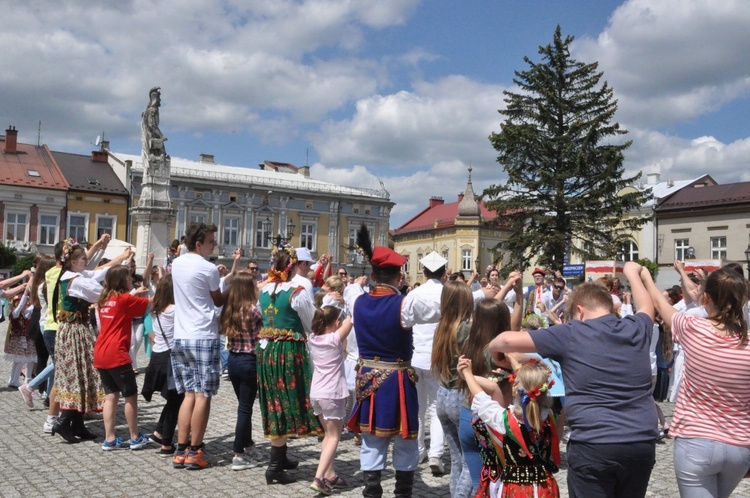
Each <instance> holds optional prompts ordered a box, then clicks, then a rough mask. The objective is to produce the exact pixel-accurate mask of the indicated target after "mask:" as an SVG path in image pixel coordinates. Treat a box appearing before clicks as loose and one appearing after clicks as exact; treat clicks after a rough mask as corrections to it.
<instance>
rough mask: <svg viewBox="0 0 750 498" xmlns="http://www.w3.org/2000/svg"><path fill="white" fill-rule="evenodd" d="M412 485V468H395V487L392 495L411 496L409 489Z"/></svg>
mask: <svg viewBox="0 0 750 498" xmlns="http://www.w3.org/2000/svg"><path fill="white" fill-rule="evenodd" d="M413 486H414V471H413V470H397V471H396V489H395V490H394V491H393V496H403V497H405V498H411V490H412V487H413Z"/></svg>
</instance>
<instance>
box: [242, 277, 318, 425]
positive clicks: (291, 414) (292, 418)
mask: <svg viewBox="0 0 750 498" xmlns="http://www.w3.org/2000/svg"><path fill="white" fill-rule="evenodd" d="M259 301H260V310H261V313H262V314H263V328H262V329H261V331H260V333H259V334H258V346H257V348H256V355H257V358H258V385H259V396H258V398H259V399H260V410H261V414H262V416H263V434H264V435H265V436H266V437H268V438H270V439H276V438H278V437H281V436H290V437H306V436H309V435H311V434H312V435H318V434H319V433H322V428H321V426H320V421H319V420H318V417H316V416H315V414H314V413H313V406H312V403H311V402H310V384H311V382H312V369H311V365H310V357H309V354H308V352H307V344H306V343H307V334H306V332H305V329H306V327H305V326H304V325H303V319H304V320H305V321H306V322H307V324H308V327H307V328H309V324H310V323H311V322H312V316H313V314H314V313H315V307H314V305H313V303H312V300H310V297H309V295H308V294H307V292H305V291H304V288H303V287H299V286H297V285H296V284H295V283H293V282H271V283H268V284H266V286H265V287H263V290H262V291H261V293H260V299H259Z"/></svg>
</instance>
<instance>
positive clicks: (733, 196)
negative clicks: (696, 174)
mask: <svg viewBox="0 0 750 498" xmlns="http://www.w3.org/2000/svg"><path fill="white" fill-rule="evenodd" d="M738 204H750V182H739V183H727V184H725V185H709V186H706V187H698V188H695V187H693V188H684V189H682V190H680V191H679V192H677V193H676V194H674V195H673V196H672V197H670V198H668V199H665V200H664V201H663V202H660V203H659V204H658V205H657V207H656V211H657V212H663V211H671V210H682V209H691V208H710V207H719V206H722V207H727V206H732V205H738Z"/></svg>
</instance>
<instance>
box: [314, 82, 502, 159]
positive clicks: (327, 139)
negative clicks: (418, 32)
mask: <svg viewBox="0 0 750 498" xmlns="http://www.w3.org/2000/svg"><path fill="white" fill-rule="evenodd" d="M502 90H503V88H502V87H501V86H499V85H490V84H483V83H479V82H476V81H472V80H471V79H469V78H466V77H463V76H448V77H445V78H442V79H440V80H438V81H437V82H435V83H429V82H419V83H417V84H415V85H414V91H411V92H409V91H400V92H397V93H394V94H391V95H374V96H371V97H367V98H365V99H362V100H359V101H358V102H357V105H356V111H355V113H354V115H353V116H352V117H351V119H344V120H341V121H337V122H330V123H328V124H326V125H324V126H323V127H322V128H321V132H320V133H319V134H317V136H316V137H314V138H313V142H314V144H315V146H316V149H317V150H318V153H319V154H320V157H321V161H322V162H323V163H326V164H330V165H341V164H347V163H349V164H350V163H352V162H357V161H359V162H364V163H366V164H380V165H387V166H398V167H424V166H425V165H431V164H436V163H439V162H441V161H446V160H448V161H449V160H460V161H464V162H466V163H469V162H471V163H473V164H475V165H477V164H478V165H487V164H490V163H492V162H493V161H494V156H495V154H494V152H493V149H492V147H491V145H490V143H489V141H488V140H487V137H488V136H489V134H490V133H491V132H492V131H497V130H499V123H500V119H501V117H500V115H499V114H498V113H497V109H498V108H500V107H501V106H503V105H504V104H503V101H502Z"/></svg>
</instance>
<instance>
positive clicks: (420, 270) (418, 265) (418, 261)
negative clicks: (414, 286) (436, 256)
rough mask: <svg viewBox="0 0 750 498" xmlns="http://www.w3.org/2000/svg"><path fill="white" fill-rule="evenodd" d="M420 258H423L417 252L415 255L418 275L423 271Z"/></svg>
mask: <svg viewBox="0 0 750 498" xmlns="http://www.w3.org/2000/svg"><path fill="white" fill-rule="evenodd" d="M422 257H423V256H422V253H421V252H418V253H417V271H418V272H419V273H422V271H423V270H424V265H423V264H422Z"/></svg>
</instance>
